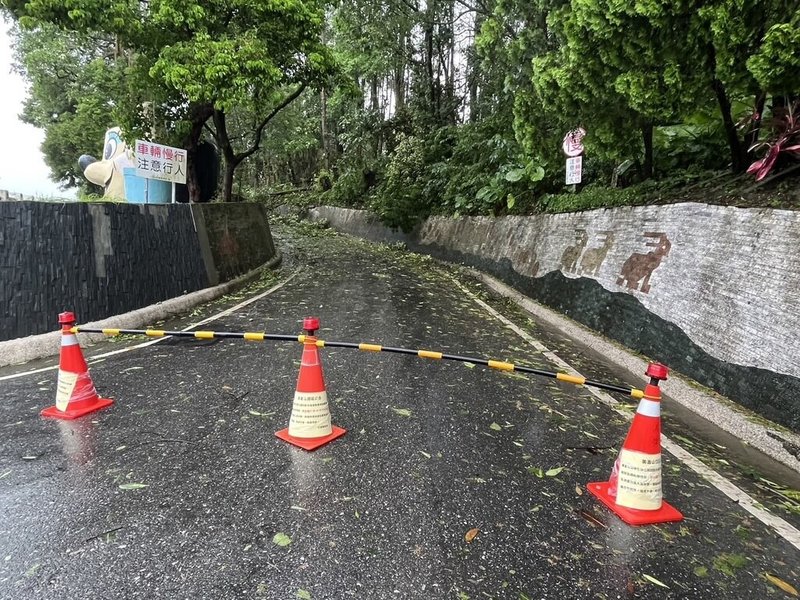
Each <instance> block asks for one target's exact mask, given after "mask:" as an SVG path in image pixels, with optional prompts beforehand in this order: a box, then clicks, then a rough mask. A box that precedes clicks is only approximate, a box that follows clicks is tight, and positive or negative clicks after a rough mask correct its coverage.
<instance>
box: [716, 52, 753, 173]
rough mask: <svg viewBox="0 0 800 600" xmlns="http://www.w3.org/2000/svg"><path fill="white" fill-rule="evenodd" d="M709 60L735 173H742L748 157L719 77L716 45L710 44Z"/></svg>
mask: <svg viewBox="0 0 800 600" xmlns="http://www.w3.org/2000/svg"><path fill="white" fill-rule="evenodd" d="M707 52H708V62H709V70H710V72H711V89H713V90H714V94H715V95H716V96H717V103H718V104H719V111H720V114H721V115H722V123H723V125H724V127H725V136H726V137H727V138H728V148H729V149H730V151H731V167H732V169H733V172H734V173H741V172H742V171H744V170H745V169H746V168H747V159H746V156H745V151H744V150H743V148H742V143H741V141H739V133H738V132H737V131H736V123H734V122H733V117H732V116H731V101H730V99H729V98H728V93H727V91H726V90H725V84H724V83H722V81H720V79H719V78H718V77H717V51H716V50H715V48H714V46H713V45H711V44H709V46H708V50H707Z"/></svg>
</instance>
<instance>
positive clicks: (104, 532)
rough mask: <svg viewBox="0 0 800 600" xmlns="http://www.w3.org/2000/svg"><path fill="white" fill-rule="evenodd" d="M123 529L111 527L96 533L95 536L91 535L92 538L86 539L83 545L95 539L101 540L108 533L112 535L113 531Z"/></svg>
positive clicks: (122, 526)
mask: <svg viewBox="0 0 800 600" xmlns="http://www.w3.org/2000/svg"><path fill="white" fill-rule="evenodd" d="M124 528H125V525H120V526H119V527H113V528H111V529H108V530H106V531H103V532H102V533H98V534H97V535H93V536H92V537H88V538H86V539H85V540H83V543H84V544H85V543H87V542H91V541H92V540H96V539H97V538H101V537H103V536H104V535H108V534H109V533H114V532H115V531H119V530H120V529H124Z"/></svg>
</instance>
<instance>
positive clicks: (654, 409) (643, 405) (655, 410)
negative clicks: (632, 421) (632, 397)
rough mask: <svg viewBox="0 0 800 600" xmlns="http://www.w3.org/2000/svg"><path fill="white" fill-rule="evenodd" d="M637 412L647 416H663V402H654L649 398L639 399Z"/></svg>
mask: <svg viewBox="0 0 800 600" xmlns="http://www.w3.org/2000/svg"><path fill="white" fill-rule="evenodd" d="M636 412H637V413H639V414H640V415H644V416H645V417H660V416H661V402H653V401H652V400H648V399H647V398H642V399H641V400H640V401H639V408H637V409H636Z"/></svg>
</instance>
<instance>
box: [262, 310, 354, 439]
mask: <svg viewBox="0 0 800 600" xmlns="http://www.w3.org/2000/svg"><path fill="white" fill-rule="evenodd" d="M303 329H305V330H306V336H305V339H304V340H303V359H302V361H301V362H300V375H299V377H298V378H297V390H296V391H295V393H294V403H293V404H292V415H291V417H290V418H289V427H287V428H286V429H281V430H280V431H278V432H276V433H275V435H277V436H278V437H279V438H281V439H282V440H284V441H285V442H289V443H290V444H294V445H295V446H298V447H300V448H303V449H305V450H316V449H317V448H319V447H320V446H324V445H325V444H327V443H328V442H331V441H333V440H335V439H336V438H338V437H341V436H343V435H344V434H345V430H344V429H342V428H341V427H336V425H331V411H330V409H329V408H328V392H327V391H325V380H324V379H323V377H322V364H321V363H320V361H319V351H318V350H317V338H316V337H314V333H315V332H316V331H317V330H318V329H319V319H317V318H316V317H309V318H307V319H305V321H303Z"/></svg>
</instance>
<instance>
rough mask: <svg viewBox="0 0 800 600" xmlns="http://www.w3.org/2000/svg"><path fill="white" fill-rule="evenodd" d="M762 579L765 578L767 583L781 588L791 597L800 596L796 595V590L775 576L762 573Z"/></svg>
mask: <svg viewBox="0 0 800 600" xmlns="http://www.w3.org/2000/svg"><path fill="white" fill-rule="evenodd" d="M764 577H766V578H767V581H769V582H770V583H771V584H772V585H774V586H777V587H779V588H781V589H782V590H783V591H784V592H786V593H787V594H790V595H792V596H798V595H800V594H798V593H797V590H796V589H795V588H794V586H793V585H790V584H788V583H786V582H785V581H784V580H783V579H780V578H779V577H775V575H770V574H769V573H764Z"/></svg>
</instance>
